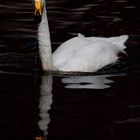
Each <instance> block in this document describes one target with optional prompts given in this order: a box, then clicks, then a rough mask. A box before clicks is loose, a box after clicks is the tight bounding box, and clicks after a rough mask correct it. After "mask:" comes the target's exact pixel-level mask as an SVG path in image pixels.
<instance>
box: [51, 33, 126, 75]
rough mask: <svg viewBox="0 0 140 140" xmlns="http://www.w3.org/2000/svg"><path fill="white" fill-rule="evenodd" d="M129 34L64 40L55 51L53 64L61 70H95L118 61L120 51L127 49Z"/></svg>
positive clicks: (79, 36)
mask: <svg viewBox="0 0 140 140" xmlns="http://www.w3.org/2000/svg"><path fill="white" fill-rule="evenodd" d="M127 39H128V36H127V35H124V36H120V37H111V38H100V37H84V36H83V35H81V34H79V35H78V37H75V38H72V39H70V40H68V41H66V42H64V43H63V44H62V45H61V46H60V47H59V48H58V49H57V50H56V51H55V52H54V53H53V64H54V67H55V69H56V70H60V71H81V72H95V71H97V70H98V69H100V68H102V67H104V66H106V65H108V64H110V63H114V62H116V60H117V59H118V56H117V55H118V53H119V52H123V53H124V50H123V49H125V45H124V43H125V41H126V40H127Z"/></svg>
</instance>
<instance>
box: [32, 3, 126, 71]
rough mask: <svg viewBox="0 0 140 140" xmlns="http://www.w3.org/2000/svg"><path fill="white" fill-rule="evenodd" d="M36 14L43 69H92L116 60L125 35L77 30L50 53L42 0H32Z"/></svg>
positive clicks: (122, 48)
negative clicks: (95, 34) (93, 34)
mask: <svg viewBox="0 0 140 140" xmlns="http://www.w3.org/2000/svg"><path fill="white" fill-rule="evenodd" d="M34 6H35V8H34V9H35V11H34V14H35V16H38V15H41V16H42V20H41V22H40V24H39V26H38V41H39V53H40V58H41V62H42V67H43V70H44V71H47V70H56V71H66V72H95V71H97V70H99V69H101V68H102V67H104V66H106V65H108V64H111V63H114V62H116V61H117V60H118V54H119V53H126V52H125V51H124V49H125V48H126V46H125V45H124V43H125V41H126V40H127V39H128V35H122V36H118V37H110V38H102V37H85V36H84V35H81V34H78V36H77V37H74V38H72V39H70V40H68V41H66V42H64V43H63V44H62V45H60V47H59V48H58V49H57V50H56V51H55V52H54V53H53V54H52V49H51V41H50V33H49V27H48V19H47V13H46V5H45V1H43V0H34Z"/></svg>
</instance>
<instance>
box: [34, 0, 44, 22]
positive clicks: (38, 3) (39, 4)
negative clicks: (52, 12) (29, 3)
mask: <svg viewBox="0 0 140 140" xmlns="http://www.w3.org/2000/svg"><path fill="white" fill-rule="evenodd" d="M43 5H44V0H34V17H35V21H36V22H37V23H40V22H41V18H42V11H43Z"/></svg>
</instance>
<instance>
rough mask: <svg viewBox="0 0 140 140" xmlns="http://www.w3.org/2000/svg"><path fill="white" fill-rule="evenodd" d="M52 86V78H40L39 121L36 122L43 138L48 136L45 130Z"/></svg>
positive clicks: (47, 122) (48, 119)
mask: <svg viewBox="0 0 140 140" xmlns="http://www.w3.org/2000/svg"><path fill="white" fill-rule="evenodd" d="M52 84H53V78H52V76H43V77H42V84H41V86H40V94H41V97H40V99H39V109H40V113H39V116H40V120H39V122H38V125H39V129H40V130H41V131H42V132H43V133H44V137H45V138H46V137H47V135H48V131H47V129H48V124H49V123H50V116H49V113H48V111H49V110H50V108H51V104H52V102H53V99H52V97H53V96H52Z"/></svg>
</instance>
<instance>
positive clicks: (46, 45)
mask: <svg viewBox="0 0 140 140" xmlns="http://www.w3.org/2000/svg"><path fill="white" fill-rule="evenodd" d="M38 42H39V55H40V59H41V63H42V68H43V70H44V71H47V70H52V69H53V62H52V48H51V40H50V32H49V25H48V18H47V11H46V6H45V4H44V8H43V13H42V21H41V23H40V24H39V27H38Z"/></svg>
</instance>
